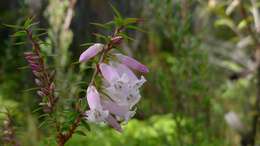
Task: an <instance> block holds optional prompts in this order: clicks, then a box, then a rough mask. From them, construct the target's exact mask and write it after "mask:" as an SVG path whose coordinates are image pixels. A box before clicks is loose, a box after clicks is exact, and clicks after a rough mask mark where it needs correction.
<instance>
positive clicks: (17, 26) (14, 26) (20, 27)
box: [3, 24, 23, 29]
mask: <svg viewBox="0 0 260 146" xmlns="http://www.w3.org/2000/svg"><path fill="white" fill-rule="evenodd" d="M3 25H4V26H5V27H9V28H17V29H23V27H22V26H19V25H11V24H3Z"/></svg>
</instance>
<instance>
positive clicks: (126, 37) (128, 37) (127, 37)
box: [119, 33, 134, 41]
mask: <svg viewBox="0 0 260 146" xmlns="http://www.w3.org/2000/svg"><path fill="white" fill-rule="evenodd" d="M119 35H120V36H122V37H123V38H125V39H127V40H131V41H134V38H132V37H130V36H128V35H126V34H124V33H119Z"/></svg>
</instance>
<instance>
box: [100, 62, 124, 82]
mask: <svg viewBox="0 0 260 146" xmlns="http://www.w3.org/2000/svg"><path fill="white" fill-rule="evenodd" d="M99 68H100V71H101V73H102V75H103V77H104V78H105V79H106V80H107V81H108V82H112V81H113V80H115V79H117V78H119V75H118V73H117V71H116V69H115V68H114V67H112V66H110V65H108V64H105V63H100V65H99Z"/></svg>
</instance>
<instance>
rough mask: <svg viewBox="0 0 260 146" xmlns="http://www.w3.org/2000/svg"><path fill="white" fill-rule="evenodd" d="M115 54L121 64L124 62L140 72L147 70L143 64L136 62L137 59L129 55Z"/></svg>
mask: <svg viewBox="0 0 260 146" xmlns="http://www.w3.org/2000/svg"><path fill="white" fill-rule="evenodd" d="M115 55H116V57H117V58H118V59H119V60H120V61H121V62H122V63H123V64H125V65H126V66H128V67H130V68H132V69H135V70H138V71H140V72H142V73H147V72H149V69H148V68H147V67H146V66H145V65H143V64H141V63H140V62H138V61H137V60H135V59H133V58H131V57H129V56H125V55H123V54H115Z"/></svg>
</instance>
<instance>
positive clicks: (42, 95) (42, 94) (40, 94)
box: [37, 90, 46, 97]
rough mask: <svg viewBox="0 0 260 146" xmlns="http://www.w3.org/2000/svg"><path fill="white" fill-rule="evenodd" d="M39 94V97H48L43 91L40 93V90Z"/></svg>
mask: <svg viewBox="0 0 260 146" xmlns="http://www.w3.org/2000/svg"><path fill="white" fill-rule="evenodd" d="M37 94H38V95H39V96H41V97H44V96H46V94H44V93H43V92H42V91H40V90H38V91H37Z"/></svg>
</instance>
